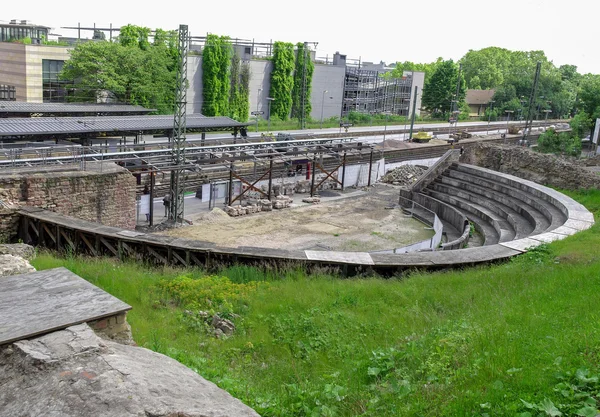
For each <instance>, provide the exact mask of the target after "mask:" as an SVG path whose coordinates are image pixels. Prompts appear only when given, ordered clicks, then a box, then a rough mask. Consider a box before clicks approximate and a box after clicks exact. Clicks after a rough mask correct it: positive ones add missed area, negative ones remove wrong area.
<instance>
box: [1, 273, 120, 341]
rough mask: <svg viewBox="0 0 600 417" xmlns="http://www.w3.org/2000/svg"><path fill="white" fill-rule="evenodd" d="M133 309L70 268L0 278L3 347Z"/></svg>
mask: <svg viewBox="0 0 600 417" xmlns="http://www.w3.org/2000/svg"><path fill="white" fill-rule="evenodd" d="M130 309H131V307H130V306H129V305H127V304H125V303H124V302H122V301H121V300H119V299H117V298H115V297H113V296H112V295H110V294H108V293H107V292H105V291H103V290H101V289H100V288H98V287H96V286H95V285H93V284H90V283H89V282H87V281H86V280H84V279H83V278H81V277H79V276H77V275H75V274H74V273H72V272H71V271H69V270H68V269H66V268H55V269H49V270H46V271H37V272H32V273H29V274H23V275H13V276H8V277H0V345H2V344H5V343H10V342H13V341H16V340H21V339H27V338H30V337H33V336H37V335H40V334H44V333H49V332H52V331H55V330H59V329H65V328H67V327H69V326H72V325H75V324H80V323H85V322H88V321H92V320H97V319H100V318H103V317H108V316H113V315H116V314H119V313H122V312H125V311H127V310H130Z"/></svg>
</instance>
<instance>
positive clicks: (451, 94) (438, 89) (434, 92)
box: [421, 59, 465, 118]
mask: <svg viewBox="0 0 600 417" xmlns="http://www.w3.org/2000/svg"><path fill="white" fill-rule="evenodd" d="M457 81H458V67H457V65H456V64H455V63H454V61H452V60H451V59H450V60H448V61H444V62H442V63H440V64H439V65H438V66H437V67H436V69H435V71H434V72H433V74H431V77H430V78H429V80H427V81H426V82H425V86H424V88H423V98H422V101H421V104H422V106H423V107H424V108H425V109H426V110H427V111H429V112H430V113H431V114H432V116H433V117H436V118H437V117H443V118H446V117H449V116H450V109H451V106H452V102H453V101H454V100H456V102H457V109H458V108H459V107H460V103H461V102H462V101H464V98H465V85H464V79H463V78H462V76H461V82H460V87H459V92H458V97H456V85H457Z"/></svg>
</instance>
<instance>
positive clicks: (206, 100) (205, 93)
mask: <svg viewBox="0 0 600 417" xmlns="http://www.w3.org/2000/svg"><path fill="white" fill-rule="evenodd" d="M232 55H233V48H232V47H231V44H230V43H229V38H228V37H226V36H218V35H213V34H209V35H208V36H207V37H206V43H205V44H204V49H203V50H202V98H203V100H202V114H204V115H205V116H226V115H227V114H228V113H229V110H228V108H229V94H230V90H231V82H230V77H229V75H230V74H229V71H230V66H231V57H232Z"/></svg>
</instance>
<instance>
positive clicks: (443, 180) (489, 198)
mask: <svg viewBox="0 0 600 417" xmlns="http://www.w3.org/2000/svg"><path fill="white" fill-rule="evenodd" d="M434 184H443V185H444V186H445V187H447V189H448V190H449V191H448V192H449V193H450V194H452V195H454V194H456V195H459V196H463V197H464V198H467V199H468V200H469V201H471V202H478V201H479V202H480V204H482V205H484V206H485V207H487V208H488V209H490V210H492V211H493V212H495V213H496V214H498V215H499V216H501V217H502V218H504V219H505V220H507V221H508V222H509V223H510V224H511V225H512V227H513V229H514V230H515V238H516V239H520V238H523V237H526V236H529V235H531V234H537V233H541V232H542V231H543V230H545V229H547V228H548V226H549V225H550V223H549V222H548V221H546V218H545V217H543V216H542V215H541V213H540V214H539V216H533V215H532V214H531V213H530V211H533V212H536V210H535V209H534V208H532V207H529V208H528V209H524V208H523V205H522V203H518V202H515V201H514V200H512V199H509V198H506V197H505V196H504V195H503V194H499V193H496V192H495V191H492V190H489V189H486V188H483V187H479V186H476V185H473V184H468V183H465V182H463V181H460V180H457V179H455V178H452V177H447V176H441V177H439V178H438V179H437V180H436V182H435V183H434ZM538 213H539V212H538ZM536 217H537V218H539V219H540V221H536ZM542 219H543V220H542ZM536 227H537V229H536Z"/></svg>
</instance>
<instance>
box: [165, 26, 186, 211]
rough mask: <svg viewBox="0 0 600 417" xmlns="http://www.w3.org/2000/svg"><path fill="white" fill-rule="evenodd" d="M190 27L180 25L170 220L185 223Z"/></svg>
mask: <svg viewBox="0 0 600 417" xmlns="http://www.w3.org/2000/svg"><path fill="white" fill-rule="evenodd" d="M188 42H189V40H188V27H187V25H179V41H178V45H179V47H178V53H179V67H178V68H177V91H176V97H175V117H174V121H173V152H172V163H173V165H175V166H176V167H177V169H175V170H173V171H172V172H171V189H170V192H169V195H170V200H171V202H170V205H169V220H172V221H173V222H175V223H182V222H183V207H184V202H183V197H184V190H185V188H184V183H185V178H184V169H185V127H186V112H185V111H186V104H187V50H188Z"/></svg>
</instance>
